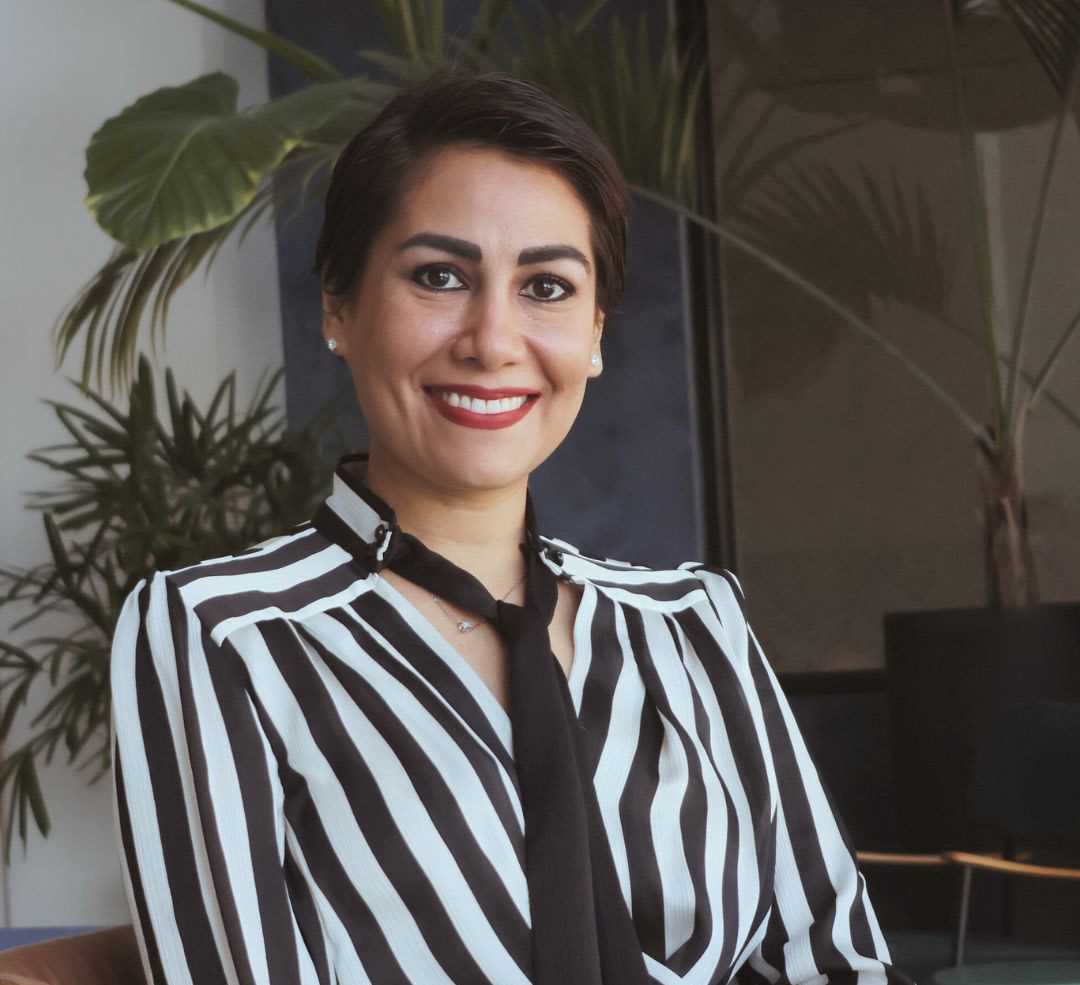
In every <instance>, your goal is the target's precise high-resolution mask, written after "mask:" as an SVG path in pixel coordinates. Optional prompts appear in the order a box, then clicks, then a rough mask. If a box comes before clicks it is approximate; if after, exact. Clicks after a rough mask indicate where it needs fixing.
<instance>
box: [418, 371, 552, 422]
mask: <svg viewBox="0 0 1080 985" xmlns="http://www.w3.org/2000/svg"><path fill="white" fill-rule="evenodd" d="M424 392H425V393H426V394H427V398H428V400H430V401H431V402H432V404H434V406H435V409H436V410H437V411H438V412H439V413H440V414H442V416H443V417H445V418H446V419H447V420H448V421H453V422H454V423H455V424H461V425H463V426H464V427H469V428H477V429H479V430H482V431H496V430H499V429H500V428H508V427H510V426H511V425H512V424H517V422H518V421H520V420H521V419H522V418H523V417H524V416H525V415H526V414H527V413H529V411H530V410H532V407H533V404H535V403H536V401H537V399H538V398H539V396H540V394H539V393H537V392H536V391H535V390H527V389H524V388H522V387H484V386H475V385H472V384H464V383H462V384H437V385H435V386H429V387H424ZM447 393H456V394H458V395H459V396H462V397H469V398H470V399H479V400H501V399H503V398H504V397H525V402H524V403H523V404H522V405H521V406H520V407H515V408H514V409H513V410H506V411H502V412H500V413H498V414H478V413H476V412H475V411H472V410H468V409H467V408H465V407H455V406H453V404H450V403H448V402H447V401H446V400H444V399H443V397H442V396H441V394H447Z"/></svg>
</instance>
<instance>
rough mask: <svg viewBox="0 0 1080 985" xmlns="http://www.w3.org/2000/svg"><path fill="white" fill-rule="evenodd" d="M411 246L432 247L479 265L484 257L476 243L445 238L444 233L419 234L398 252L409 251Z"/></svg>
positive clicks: (401, 245)
mask: <svg viewBox="0 0 1080 985" xmlns="http://www.w3.org/2000/svg"><path fill="white" fill-rule="evenodd" d="M410 246H430V247H431V248H432V249H435V250H442V251H443V252H444V253H452V254H453V255H454V256H459V257H461V258H463V259H465V260H472V261H474V262H476V263H479V262H480V260H481V259H483V256H484V254H483V253H482V252H481V250H480V247H479V246H477V245H476V244H475V243H470V242H469V241H468V240H467V239H458V238H457V237H456V236H444V235H443V234H442V233H417V234H416V235H415V236H410V237H409V238H408V239H407V240H405V242H404V243H401V244H400V245H399V246H398V248H397V252H398V253H400V252H401V251H402V250H407V249H409V247H410Z"/></svg>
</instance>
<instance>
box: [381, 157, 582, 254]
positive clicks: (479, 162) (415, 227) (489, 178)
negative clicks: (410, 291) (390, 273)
mask: <svg viewBox="0 0 1080 985" xmlns="http://www.w3.org/2000/svg"><path fill="white" fill-rule="evenodd" d="M388 227H389V228H388V229H387V230H386V231H387V232H388V233H390V234H391V236H392V237H400V238H401V239H407V238H409V237H414V236H416V235H417V234H420V233H436V234H442V235H446V236H454V237H457V238H459V239H462V240H466V241H470V242H474V243H476V244H477V245H478V246H479V247H480V249H481V251H482V252H483V251H484V250H485V244H486V246H487V250H488V251H491V250H498V251H499V252H500V253H502V252H504V251H507V252H515V253H517V252H520V251H521V250H522V249H527V248H531V247H537V246H542V245H550V244H559V243H561V244H566V245H572V246H574V247H577V248H578V249H579V250H581V252H582V253H585V254H586V255H591V245H590V239H591V235H590V231H591V223H590V217H589V213H588V211H587V209H586V208H585V205H584V203H583V202H582V201H581V198H580V196H579V195H578V193H577V191H576V190H575V188H574V187H573V185H571V184H570V182H569V181H568V180H567V179H566V178H565V177H564V176H563V175H562V174H560V173H559V172H558V171H557V170H556V169H555V168H553V167H550V166H548V165H545V164H541V163H539V162H535V161H530V160H523V159H521V158H517V157H512V156H510V155H508V154H504V153H502V152H500V151H498V150H494V149H491V148H474V147H450V148H446V149H444V150H441V151H439V152H437V153H436V154H434V155H432V157H431V158H430V159H429V160H427V161H425V162H423V163H422V164H420V165H418V167H417V169H416V171H415V173H414V174H413V175H411V176H410V178H409V181H408V184H407V186H406V188H405V191H404V194H403V195H402V198H401V201H400V203H399V206H398V208H397V209H396V210H395V212H394V214H393V215H392V216H391V220H390V222H389V223H388Z"/></svg>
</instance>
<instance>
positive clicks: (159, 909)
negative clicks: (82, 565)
mask: <svg viewBox="0 0 1080 985" xmlns="http://www.w3.org/2000/svg"><path fill="white" fill-rule="evenodd" d="M112 692H113V730H114V746H113V748H114V754H115V759H114V779H115V794H116V801H115V803H116V811H117V825H118V831H119V836H120V841H121V849H122V860H123V863H124V870H125V877H126V881H127V890H128V899H129V903H130V906H131V911H132V917H133V919H134V922H135V927H136V930H137V931H138V936H139V941H140V948H141V950H142V956H143V965H144V967H145V969H146V972H147V977H148V978H149V980H150V981H151V982H152V983H153V985H189V983H190V985H329V982H330V973H329V969H328V966H327V945H326V942H325V940H324V937H323V933H322V930H321V927H320V924H319V921H318V917H317V914H316V912H315V908H314V905H313V902H312V900H311V897H310V895H309V894H308V893H307V891H306V887H305V884H304V882H303V880H302V879H300V878H299V877H298V874H297V872H296V870H295V867H294V865H293V862H292V860H291V858H290V857H289V856H288V854H287V853H286V851H285V824H284V818H283V811H282V789H281V784H280V782H279V779H278V773H277V765H276V762H275V759H274V756H273V754H272V752H271V750H270V746H269V743H268V741H267V738H266V735H265V734H264V731H263V729H262V728H261V726H260V723H259V719H258V715H257V712H256V709H255V706H254V704H253V702H252V700H251V697H250V695H249V690H248V687H247V676H246V672H245V670H244V667H243V665H242V663H241V661H240V659H239V657H238V655H237V654H236V652H235V651H234V650H233V649H232V648H231V647H230V646H229V644H228V642H225V643H224V644H223V645H221V646H219V645H218V644H216V643H215V642H214V641H213V640H212V639H211V638H210V636H209V634H208V633H207V632H206V631H205V629H204V627H203V626H202V625H201V624H200V622H199V619H198V617H197V615H196V614H195V613H194V612H193V611H192V610H191V608H190V607H189V606H187V605H186V604H185V603H184V601H183V600H182V598H181V596H180V592H179V590H178V588H177V587H176V585H175V584H174V583H173V582H171V581H170V579H169V577H168V576H167V575H162V574H159V575H156V576H155V577H154V578H153V579H152V580H151V581H149V582H143V583H141V584H140V585H139V586H138V588H136V590H135V591H134V592H133V593H132V594H131V596H130V597H129V598H128V600H127V602H126V603H125V606H124V609H123V611H122V613H121V616H120V620H119V623H118V624H117V629H116V634H115V637H114V641H113V655H112Z"/></svg>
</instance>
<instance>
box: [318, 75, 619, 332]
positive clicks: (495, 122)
mask: <svg viewBox="0 0 1080 985" xmlns="http://www.w3.org/2000/svg"><path fill="white" fill-rule="evenodd" d="M454 145H462V146H469V147H488V148H492V149H494V150H498V151H502V152H503V153H506V154H509V155H511V156H512V157H518V158H522V159H524V160H527V161H534V162H537V163H539V164H544V165H547V166H548V167H550V168H552V169H553V170H554V171H556V172H558V173H559V174H561V175H562V176H563V177H564V178H565V179H566V180H567V181H569V182H570V184H571V185H572V186H573V188H574V189H575V191H576V192H577V193H578V195H579V196H580V197H581V201H582V203H583V204H584V205H585V208H586V210H587V211H588V213H589V217H590V220H591V222H590V225H591V234H592V249H593V254H594V257H595V260H596V303H597V307H598V308H599V309H600V310H601V311H603V312H604V313H607V312H609V311H611V310H612V308H613V307H614V306H615V305H616V304H617V303H618V300H619V298H620V297H621V295H622V292H623V287H624V282H625V278H626V224H627V211H628V207H629V192H628V188H627V184H626V179H625V178H624V177H623V175H622V172H621V171H620V170H619V166H618V165H617V164H616V163H615V159H614V157H612V155H611V152H610V151H609V150H608V148H607V147H606V146H605V145H604V143H603V141H602V140H601V139H600V138H599V137H598V136H597V135H596V134H595V133H594V132H593V130H592V129H590V128H589V126H588V125H587V124H586V123H585V122H584V121H582V120H581V119H580V118H579V117H577V116H575V115H574V114H573V113H571V112H570V111H569V110H568V109H567V108H566V107H565V106H563V105H562V103H560V102H559V101H558V100H557V99H556V98H555V97H554V96H552V95H551V94H550V93H548V92H547V91H545V90H544V89H541V88H540V87H539V86H536V85H533V84H532V83H531V82H525V81H524V80H522V79H517V78H514V77H512V76H509V75H503V74H500V73H488V74H483V75H476V74H471V73H467V72H464V71H461V70H456V69H454V70H443V71H440V72H437V73H435V74H434V75H432V76H431V77H429V78H428V79H427V80H426V81H424V82H422V83H420V84H419V85H415V86H412V87H410V88H407V89H404V90H402V91H401V92H399V93H398V94H397V95H396V96H395V97H394V98H393V99H392V100H391V101H390V102H389V103H388V104H387V105H386V106H385V107H384V108H383V110H382V112H380V113H379V115H378V116H377V117H376V118H375V119H374V120H373V121H372V122H371V123H370V124H369V125H368V126H367V127H365V128H364V129H363V130H361V131H360V133H358V134H357V135H356V136H355V137H353V139H352V140H351V141H350V142H349V144H348V146H347V147H346V148H345V150H344V151H342V153H341V156H340V157H339V158H338V160H337V164H336V165H335V166H334V173H333V176H332V177H331V179H330V187H329V190H328V191H327V195H326V212H325V215H324V218H323V226H322V231H321V233H320V234H319V245H318V247H317V248H316V251H315V271H316V273H317V274H318V275H319V277H320V279H321V281H322V285H323V288H324V289H325V290H326V291H327V292H328V293H330V294H334V295H342V296H344V295H348V294H349V293H350V292H351V291H352V289H353V287H354V286H355V285H356V282H357V280H358V278H359V276H360V274H361V272H362V270H363V267H364V264H365V263H366V261H367V257H368V252H369V251H370V248H371V242H372V240H373V239H374V238H375V236H376V235H378V233H379V231H380V230H381V229H382V228H383V226H384V225H385V224H386V222H387V219H388V218H389V216H390V214H391V213H392V212H393V210H394V209H395V208H397V206H398V205H399V204H400V202H401V197H402V194H403V192H404V188H405V185H406V183H407V182H408V180H409V178H410V176H411V175H412V174H413V173H414V172H415V170H416V168H417V166H418V165H419V164H421V163H422V162H423V161H424V160H425V159H427V158H429V157H430V156H431V155H432V154H434V153H435V152H437V151H439V150H442V149H444V148H446V147H450V146H454Z"/></svg>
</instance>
